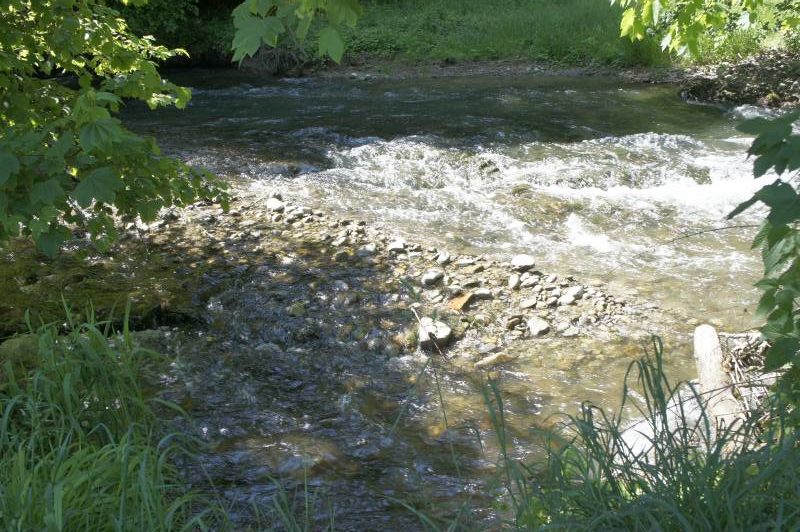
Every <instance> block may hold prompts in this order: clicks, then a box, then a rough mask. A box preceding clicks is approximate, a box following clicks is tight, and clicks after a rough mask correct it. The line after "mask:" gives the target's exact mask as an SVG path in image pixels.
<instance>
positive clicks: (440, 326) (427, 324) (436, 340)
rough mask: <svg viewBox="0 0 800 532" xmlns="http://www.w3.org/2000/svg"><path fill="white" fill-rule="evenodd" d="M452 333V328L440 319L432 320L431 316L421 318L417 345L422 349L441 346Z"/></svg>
mask: <svg viewBox="0 0 800 532" xmlns="http://www.w3.org/2000/svg"><path fill="white" fill-rule="evenodd" d="M452 335H453V330H452V329H451V328H450V327H449V326H448V325H447V324H446V323H443V322H441V321H433V319H432V318H428V317H425V318H422V319H420V320H419V332H418V334H417V336H418V337H419V346H420V347H421V348H422V349H434V348H435V347H438V348H440V349H441V348H443V347H445V346H446V345H447V344H448V342H450V338H451V337H452Z"/></svg>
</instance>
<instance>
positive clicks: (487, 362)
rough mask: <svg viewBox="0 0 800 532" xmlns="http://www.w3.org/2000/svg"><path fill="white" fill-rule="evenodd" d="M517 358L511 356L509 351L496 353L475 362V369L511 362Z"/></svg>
mask: <svg viewBox="0 0 800 532" xmlns="http://www.w3.org/2000/svg"><path fill="white" fill-rule="evenodd" d="M515 358H516V357H514V356H511V355H509V354H508V353H495V354H494V355H489V356H488V357H486V358H482V359H481V360H479V361H478V362H475V369H482V368H489V367H492V366H496V365H497V364H503V363H505V362H510V361H512V360H514V359H515Z"/></svg>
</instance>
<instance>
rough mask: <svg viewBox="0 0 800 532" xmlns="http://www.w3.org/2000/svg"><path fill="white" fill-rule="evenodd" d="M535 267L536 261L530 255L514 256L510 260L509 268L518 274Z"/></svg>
mask: <svg viewBox="0 0 800 532" xmlns="http://www.w3.org/2000/svg"><path fill="white" fill-rule="evenodd" d="M535 265H536V260H535V259H534V258H533V257H532V256H530V255H524V254H523V255H515V256H514V257H513V258H512V259H511V267H512V268H514V270H516V271H518V272H525V271H528V270H530V269H531V268H533V267H534V266H535Z"/></svg>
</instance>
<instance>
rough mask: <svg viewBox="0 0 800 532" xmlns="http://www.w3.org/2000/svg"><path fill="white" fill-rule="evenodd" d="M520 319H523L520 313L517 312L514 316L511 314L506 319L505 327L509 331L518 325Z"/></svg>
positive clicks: (520, 321)
mask: <svg viewBox="0 0 800 532" xmlns="http://www.w3.org/2000/svg"><path fill="white" fill-rule="evenodd" d="M522 320H523V316H522V315H519V314H518V315H516V316H511V317H510V318H508V319H507V320H506V329H508V330H509V331H510V330H512V329H515V328H516V327H517V325H520V324H521V323H522Z"/></svg>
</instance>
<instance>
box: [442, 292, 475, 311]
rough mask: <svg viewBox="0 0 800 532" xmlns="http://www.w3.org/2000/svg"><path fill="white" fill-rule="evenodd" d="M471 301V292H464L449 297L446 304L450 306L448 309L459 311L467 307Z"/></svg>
mask: <svg viewBox="0 0 800 532" xmlns="http://www.w3.org/2000/svg"><path fill="white" fill-rule="evenodd" d="M471 301H472V293H471V292H467V293H466V294H463V295H460V296H458V297H454V298H453V299H451V300H450V302H449V303H447V306H448V307H450V309H452V310H456V311H459V312H461V311H462V310H464V309H465V308H466V307H467V305H469V304H470V302H471Z"/></svg>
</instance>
